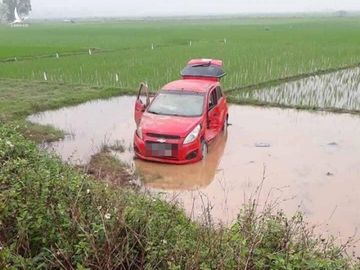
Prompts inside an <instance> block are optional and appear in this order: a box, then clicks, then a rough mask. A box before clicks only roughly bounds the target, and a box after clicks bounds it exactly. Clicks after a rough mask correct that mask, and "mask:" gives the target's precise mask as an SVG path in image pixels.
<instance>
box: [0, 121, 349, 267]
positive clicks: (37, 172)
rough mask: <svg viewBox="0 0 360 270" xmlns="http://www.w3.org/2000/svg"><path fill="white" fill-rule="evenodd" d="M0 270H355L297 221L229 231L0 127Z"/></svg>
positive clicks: (258, 221) (254, 217) (245, 220)
mask: <svg viewBox="0 0 360 270" xmlns="http://www.w3.org/2000/svg"><path fill="white" fill-rule="evenodd" d="M0 166H1V170H0V190H1V193H0V217H1V219H0V224H1V226H0V247H1V248H0V268H1V269H7V268H8V269H37V268H41V269H59V268H62V269H64V268H65V269H356V268H355V267H356V266H355V265H352V263H351V261H350V259H349V258H347V257H345V256H344V255H343V250H342V248H343V247H342V248H337V247H336V246H335V245H334V244H333V243H332V241H331V240H330V241H327V240H321V239H318V238H316V237H315V236H313V234H312V232H311V231H310V230H308V229H306V224H305V223H304V222H303V220H302V217H301V215H300V214H297V215H295V216H294V217H293V218H291V219H288V218H286V217H285V216H284V215H283V214H282V213H281V212H278V213H272V212H271V211H270V210H265V211H263V212H261V213H257V209H256V206H255V204H249V205H248V206H247V207H245V208H244V210H243V211H242V212H241V213H240V215H239V217H238V220H237V221H236V222H235V224H234V225H233V226H232V227H231V228H229V229H226V228H218V229H215V228H214V227H215V226H212V225H211V222H210V221H209V220H208V219H207V222H204V224H203V225H197V224H195V223H193V222H192V221H191V220H189V219H188V218H187V217H186V215H185V214H184V213H183V212H182V211H181V210H179V208H178V207H177V206H176V205H170V204H167V203H165V202H163V201H161V200H158V199H156V198H151V197H150V196H148V195H145V194H139V193H135V192H133V191H131V190H124V189H114V188H111V189H110V188H107V186H106V185H105V184H103V183H101V182H96V181H93V180H92V179H91V178H89V177H87V176H84V175H83V174H81V173H79V172H78V171H77V170H75V169H72V168H70V167H69V166H66V165H64V164H63V163H62V162H61V161H60V160H58V159H57V158H55V157H51V156H49V155H47V154H45V153H43V152H39V150H38V148H37V147H36V145H35V144H34V143H31V142H29V141H28V140H26V139H24V138H23V137H22V136H21V135H19V134H18V132H17V131H16V130H14V128H13V127H0Z"/></svg>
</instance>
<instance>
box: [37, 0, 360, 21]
mask: <svg viewBox="0 0 360 270" xmlns="http://www.w3.org/2000/svg"><path fill="white" fill-rule="evenodd" d="M32 9H33V11H32V14H31V17H32V18H68V17H144V16H186V15H209V14H210V15H222V14H244V13H246V14H248V13H286V12H317V11H336V10H349V11H360V0H300V1H296V2H295V1H292V0H130V1H129V0H32Z"/></svg>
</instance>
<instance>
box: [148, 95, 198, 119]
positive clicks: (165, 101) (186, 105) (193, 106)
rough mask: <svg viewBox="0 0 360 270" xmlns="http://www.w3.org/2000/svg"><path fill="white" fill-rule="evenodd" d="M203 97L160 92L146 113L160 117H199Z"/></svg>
mask: <svg viewBox="0 0 360 270" xmlns="http://www.w3.org/2000/svg"><path fill="white" fill-rule="evenodd" d="M203 104H204V95H202V94H198V93H188V92H174V93H171V92H169V91H164V92H161V93H160V94H159V95H157V96H156V98H155V99H154V101H153V102H152V103H151V105H150V107H149V109H148V112H149V113H154V114H161V115H176V116H200V115H202V113H203V106H204V105H203Z"/></svg>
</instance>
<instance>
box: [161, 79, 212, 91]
mask: <svg viewBox="0 0 360 270" xmlns="http://www.w3.org/2000/svg"><path fill="white" fill-rule="evenodd" d="M218 85H219V82H217V81H212V80H204V79H184V80H177V81H173V82H170V83H168V84H166V85H165V86H164V87H163V88H162V89H163V90H167V91H179V90H182V91H189V92H198V93H207V92H208V91H209V90H210V89H211V88H213V87H214V86H218Z"/></svg>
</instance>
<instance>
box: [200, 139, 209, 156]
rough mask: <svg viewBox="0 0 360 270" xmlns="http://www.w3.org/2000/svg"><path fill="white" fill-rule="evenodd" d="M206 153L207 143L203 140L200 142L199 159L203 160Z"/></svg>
mask: <svg viewBox="0 0 360 270" xmlns="http://www.w3.org/2000/svg"><path fill="white" fill-rule="evenodd" d="M207 154H208V145H207V143H206V142H205V141H202V142H201V159H202V160H205V159H206V157H207Z"/></svg>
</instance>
